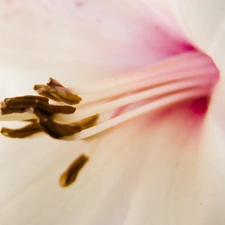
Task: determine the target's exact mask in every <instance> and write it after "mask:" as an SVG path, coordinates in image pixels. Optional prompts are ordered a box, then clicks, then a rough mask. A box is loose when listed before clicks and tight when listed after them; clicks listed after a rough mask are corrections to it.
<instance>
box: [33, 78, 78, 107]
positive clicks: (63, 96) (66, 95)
mask: <svg viewBox="0 0 225 225" xmlns="http://www.w3.org/2000/svg"><path fill="white" fill-rule="evenodd" d="M34 90H36V91H37V92H38V93H39V94H40V95H43V96H45V97H48V98H50V99H52V100H54V101H61V102H65V103H67V104H69V105H74V104H78V103H79V102H80V101H81V100H82V99H81V97H79V96H78V95H75V94H73V93H72V92H71V91H70V90H69V89H68V88H65V87H64V86H63V85H62V84H60V83H59V82H58V81H56V80H54V79H52V78H50V80H49V82H48V83H47V85H41V84H38V85H35V86H34Z"/></svg>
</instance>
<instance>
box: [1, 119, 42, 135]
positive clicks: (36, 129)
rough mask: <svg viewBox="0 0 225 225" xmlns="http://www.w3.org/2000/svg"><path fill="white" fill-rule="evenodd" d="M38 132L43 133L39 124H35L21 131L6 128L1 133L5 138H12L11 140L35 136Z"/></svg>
mask: <svg viewBox="0 0 225 225" xmlns="http://www.w3.org/2000/svg"><path fill="white" fill-rule="evenodd" d="M38 132H41V128H40V126H39V124H38V123H37V122H33V123H31V124H29V125H27V126H25V127H22V128H20V129H9V128H5V127H3V128H2V129H1V133H2V134H3V135H4V136H7V137H11V138H25V137H28V136H31V135H33V134H36V133H38Z"/></svg>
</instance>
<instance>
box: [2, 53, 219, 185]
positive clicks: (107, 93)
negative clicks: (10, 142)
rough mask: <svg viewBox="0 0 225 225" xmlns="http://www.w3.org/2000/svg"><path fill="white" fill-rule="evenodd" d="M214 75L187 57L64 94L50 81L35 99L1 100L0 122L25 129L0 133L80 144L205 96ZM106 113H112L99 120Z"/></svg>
mask: <svg viewBox="0 0 225 225" xmlns="http://www.w3.org/2000/svg"><path fill="white" fill-rule="evenodd" d="M218 75H219V72H218V70H217V68H216V67H215V65H214V64H213V62H212V60H211V59H210V58H209V57H208V56H206V55H205V54H203V53H201V52H197V51H191V52H186V53H183V54H180V55H177V56H174V57H171V58H169V59H166V60H164V61H160V62H159V63H157V64H154V65H152V66H150V67H148V68H145V69H142V70H139V71H135V72H131V73H128V74H124V75H121V76H118V77H114V78H111V79H107V80H105V81H104V80H103V81H99V82H98V83H95V84H91V85H87V86H86V87H78V86H77V87H75V88H73V89H68V88H66V87H64V86H63V85H62V84H60V83H59V82H58V81H56V80H54V79H52V78H50V81H49V82H48V83H47V84H46V85H35V86H34V89H35V90H36V91H37V92H38V94H39V95H37V96H33V95H27V96H21V97H14V98H6V99H5V100H4V101H3V102H2V103H1V115H0V120H5V121H6V120H17V121H26V122H28V123H29V124H28V125H26V126H24V127H22V128H19V129H9V128H2V129H1V133H2V134H3V135H5V136H7V137H11V138H25V137H28V136H30V135H33V134H36V133H39V132H45V133H46V134H48V135H50V136H51V137H53V138H56V139H73V140H78V139H85V138H88V137H91V136H94V135H96V134H98V133H100V132H102V131H104V130H106V129H108V128H111V127H113V126H115V125H117V124H120V123H122V122H124V121H127V120H129V119H132V118H134V117H137V116H140V115H143V114H144V113H150V112H155V111H157V110H161V109H164V108H167V107H171V106H173V105H175V104H177V103H179V102H184V101H187V100H191V99H195V98H201V97H205V96H206V97H207V96H210V94H211V91H212V88H213V86H214V84H215V83H216V82H217V80H218ZM74 93H78V94H79V95H81V96H82V99H81V97H79V96H78V95H77V94H74ZM49 101H52V102H53V103H54V102H58V104H55V103H54V104H50V103H49ZM74 105H76V108H75V107H74ZM75 111H76V112H75ZM105 112H107V113H108V112H112V113H111V114H110V113H109V114H108V116H107V118H104V117H102V115H104V113H105ZM99 115H101V119H102V118H103V120H102V121H100V120H99ZM87 160H88V157H87V156H85V155H81V156H80V157H79V158H78V159H76V160H75V161H74V162H73V163H72V164H71V165H70V167H69V168H68V169H67V170H66V171H65V173H64V174H63V175H62V176H61V178H60V185H61V186H64V187H65V186H68V185H70V184H71V183H73V182H74V180H75V179H76V177H77V174H78V172H79V170H80V169H81V168H82V167H83V166H84V164H85V163H86V162H87Z"/></svg>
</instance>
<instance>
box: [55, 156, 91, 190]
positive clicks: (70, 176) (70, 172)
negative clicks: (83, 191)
mask: <svg viewBox="0 0 225 225" xmlns="http://www.w3.org/2000/svg"><path fill="white" fill-rule="evenodd" d="M87 161H88V157H87V156H85V155H83V154H82V155H80V156H79V157H78V158H77V159H76V160H75V161H74V162H72V164H71V165H70V166H69V167H68V168H67V170H66V171H65V172H64V173H63V174H62V175H61V176H60V179H59V185H60V186H61V187H68V186H69V185H70V184H72V183H73V182H74V181H75V180H76V178H77V175H78V173H79V171H80V170H81V169H82V167H83V166H84V164H85V163H86V162H87Z"/></svg>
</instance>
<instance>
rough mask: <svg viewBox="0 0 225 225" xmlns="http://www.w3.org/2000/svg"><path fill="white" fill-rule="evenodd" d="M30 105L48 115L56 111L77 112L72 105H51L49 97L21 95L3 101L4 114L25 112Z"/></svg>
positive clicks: (64, 112)
mask: <svg viewBox="0 0 225 225" xmlns="http://www.w3.org/2000/svg"><path fill="white" fill-rule="evenodd" d="M30 107H33V108H37V109H39V110H42V111H43V112H45V113H46V114H47V115H48V116H50V115H52V114H55V113H63V114H71V113H74V112H75V110H76V109H75V108H74V107H72V106H67V105H66V106H61V105H50V104H49V103H48V99H47V98H45V97H41V96H32V95H27V96H20V97H14V98H6V99H5V100H4V102H3V103H2V114H10V113H24V112H26V111H27V109H29V108H30Z"/></svg>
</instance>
